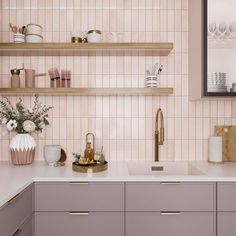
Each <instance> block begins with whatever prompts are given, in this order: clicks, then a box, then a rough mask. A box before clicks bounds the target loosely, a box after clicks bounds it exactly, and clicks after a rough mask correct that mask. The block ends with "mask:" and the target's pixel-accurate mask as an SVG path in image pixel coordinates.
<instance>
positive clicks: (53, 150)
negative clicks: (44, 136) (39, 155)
mask: <svg viewBox="0 0 236 236" xmlns="http://www.w3.org/2000/svg"><path fill="white" fill-rule="evenodd" d="M60 157H61V146H60V145H45V146H44V159H45V161H46V162H47V163H48V165H49V166H54V165H55V164H56V163H57V162H58V161H59V160H60Z"/></svg>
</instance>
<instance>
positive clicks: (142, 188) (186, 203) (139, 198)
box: [126, 183, 215, 211]
mask: <svg viewBox="0 0 236 236" xmlns="http://www.w3.org/2000/svg"><path fill="white" fill-rule="evenodd" d="M126 210H127V211H213V210H215V184H214V183H127V185H126Z"/></svg>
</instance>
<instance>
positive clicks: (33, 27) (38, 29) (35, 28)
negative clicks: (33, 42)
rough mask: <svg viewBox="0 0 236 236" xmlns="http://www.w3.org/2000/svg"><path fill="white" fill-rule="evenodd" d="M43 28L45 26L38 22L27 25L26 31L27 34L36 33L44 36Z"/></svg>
mask: <svg viewBox="0 0 236 236" xmlns="http://www.w3.org/2000/svg"><path fill="white" fill-rule="evenodd" d="M42 29H43V27H42V26H41V25H38V24H28V25H26V32H27V34H36V35H41V36H42Z"/></svg>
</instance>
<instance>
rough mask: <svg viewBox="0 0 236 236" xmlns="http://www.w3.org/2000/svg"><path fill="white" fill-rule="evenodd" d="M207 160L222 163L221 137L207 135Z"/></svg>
mask: <svg viewBox="0 0 236 236" xmlns="http://www.w3.org/2000/svg"><path fill="white" fill-rule="evenodd" d="M209 162H212V163H222V162H223V155H222V137H221V136H212V137H209Z"/></svg>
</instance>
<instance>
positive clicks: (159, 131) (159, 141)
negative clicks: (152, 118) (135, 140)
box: [155, 108, 164, 161]
mask: <svg viewBox="0 0 236 236" xmlns="http://www.w3.org/2000/svg"><path fill="white" fill-rule="evenodd" d="M159 122H160V124H159ZM159 126H160V127H159ZM163 144H164V117H163V112H162V110H161V108H159V109H158V110H157V114H156V130H155V161H159V145H163Z"/></svg>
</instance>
